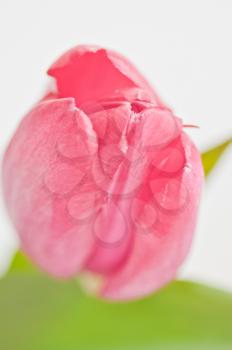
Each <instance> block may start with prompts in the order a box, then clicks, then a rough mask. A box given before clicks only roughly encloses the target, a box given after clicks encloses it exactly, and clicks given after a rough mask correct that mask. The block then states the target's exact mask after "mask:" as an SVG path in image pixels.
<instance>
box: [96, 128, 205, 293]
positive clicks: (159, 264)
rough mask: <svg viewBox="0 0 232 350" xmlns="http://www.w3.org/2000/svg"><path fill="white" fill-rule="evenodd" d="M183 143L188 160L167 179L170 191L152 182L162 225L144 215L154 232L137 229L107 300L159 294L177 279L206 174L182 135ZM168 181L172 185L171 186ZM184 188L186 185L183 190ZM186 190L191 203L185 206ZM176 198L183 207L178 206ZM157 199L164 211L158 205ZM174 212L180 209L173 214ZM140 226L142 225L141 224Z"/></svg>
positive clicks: (113, 277) (108, 280) (110, 279)
mask: <svg viewBox="0 0 232 350" xmlns="http://www.w3.org/2000/svg"><path fill="white" fill-rule="evenodd" d="M181 140H182V141H181V142H182V144H183V147H184V149H185V157H186V165H185V167H184V168H183V171H182V174H181V176H180V175H178V177H175V178H172V177H171V178H169V179H166V180H163V181H166V183H167V184H168V186H170V188H168V189H167V188H166V187H163V183H162V184H161V186H160V187H159V186H157V188H155V186H154V187H153V181H154V180H153V179H152V182H151V187H152V189H153V191H154V193H152V196H153V195H154V194H155V197H156V198H154V199H155V201H153V204H152V205H153V206H154V208H156V209H155V210H154V212H155V211H156V214H154V215H156V216H155V217H157V219H156V220H158V222H157V223H154V224H153V222H152V220H151V217H150V215H149V212H148V214H145V216H142V218H143V219H142V220H145V223H148V224H149V225H152V229H150V231H149V232H147V231H141V230H140V228H139V227H138V226H137V229H136V231H135V232H134V235H135V239H134V245H133V248H132V251H131V252H130V256H129V258H128V260H127V261H126V262H125V263H124V264H123V265H122V267H121V268H120V269H118V270H117V271H115V273H112V274H110V275H109V276H108V277H107V278H106V281H105V285H104V288H103V289H102V292H101V295H102V296H103V297H106V298H110V299H131V298H137V297H141V296H143V295H146V294H148V293H150V292H152V291H155V290H156V289H158V288H160V287H161V286H163V285H164V284H165V283H167V282H169V281H170V280H172V279H173V278H174V277H175V275H176V271H177V269H178V267H179V266H180V264H181V263H182V261H183V260H184V258H185V256H186V254H187V252H188V250H189V247H190V244H191V241H192V236H193V232H194V228H195V225H196V217H197V208H198V203H199V198H200V192H201V184H202V179H203V171H202V165H201V160H200V157H199V153H198V151H197V150H196V148H195V147H194V146H193V145H192V143H191V142H190V141H189V139H188V137H187V136H186V135H182V137H181ZM156 176H158V175H156ZM177 178H178V179H179V181H181V186H179V187H178V186H177V184H176V183H175V181H177V180H175V179H177ZM168 181H170V182H171V183H170V185H169V182H168ZM173 184H174V185H173ZM182 186H184V187H183V189H182ZM183 191H184V192H183ZM186 191H187V193H188V200H187V203H184V201H185V200H186ZM147 193H148V194H147V195H146V194H145V192H144V193H143V192H141V195H143V197H144V198H145V196H147V198H152V197H149V196H150V194H149V190H148V192H147ZM166 197H167V199H166ZM174 198H175V199H176V200H177V204H178V205H179V203H180V205H181V206H182V207H176V204H175V203H176V202H175V201H174ZM179 198H181V202H179ZM156 200H158V202H159V205H160V206H161V208H159V206H157V203H156ZM173 205H174V207H173ZM170 209H171V210H172V209H174V210H176V209H180V210H178V211H176V212H173V213H170V212H169V210H170ZM145 210H146V209H145ZM163 210H164V212H163ZM150 212H152V211H150ZM157 215H158V216H157ZM146 216H147V218H146ZM132 219H133V215H132ZM136 224H137V225H138V224H139V222H136ZM163 230H164V231H163ZM162 231H163V232H162Z"/></svg>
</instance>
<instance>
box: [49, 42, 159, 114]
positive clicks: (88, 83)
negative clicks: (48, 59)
mask: <svg viewBox="0 0 232 350" xmlns="http://www.w3.org/2000/svg"><path fill="white" fill-rule="evenodd" d="M48 74H49V75H51V76H52V77H54V78H55V79H56V81H57V87H58V92H59V96H60V97H74V98H75V99H76V104H77V105H78V106H79V107H81V108H82V104H83V103H85V102H86V101H98V100H100V99H101V98H103V97H109V96H111V95H113V94H114V93H115V92H116V91H119V92H120V91H121V90H125V89H129V91H130V88H131V89H134V88H135V87H136V88H140V89H142V90H143V91H144V93H146V94H147V95H148V96H150V98H152V99H153V100H154V101H155V100H156V101H157V103H158V104H161V102H160V100H159V98H158V96H157V95H156V93H155V92H154V90H153V89H152V88H151V86H150V85H149V83H148V82H147V81H146V80H145V79H144V78H143V76H142V75H141V74H140V73H139V71H138V70H137V69H136V68H135V67H134V65H132V63H131V62H129V61H128V60H127V59H126V58H125V57H123V56H121V55H119V54H117V53H115V52H113V51H110V50H105V49H102V48H98V47H90V46H77V47H76V48H74V49H71V50H69V51H68V52H66V53H65V54H64V55H63V56H61V57H60V58H59V59H58V60H57V61H56V62H55V63H54V64H53V65H52V66H51V68H50V69H49V70H48ZM82 109H83V108H82Z"/></svg>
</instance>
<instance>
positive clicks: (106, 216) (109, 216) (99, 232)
mask: <svg viewBox="0 0 232 350" xmlns="http://www.w3.org/2000/svg"><path fill="white" fill-rule="evenodd" d="M93 232H94V236H95V237H96V238H97V239H98V241H99V242H100V243H102V244H103V245H109V246H113V245H115V244H118V243H120V242H121V241H122V239H123V238H125V237H126V234H127V224H126V220H125V218H124V216H123V214H122V212H121V210H120V209H119V208H118V207H117V205H116V204H115V203H114V202H112V201H110V202H108V203H107V204H106V205H105V206H104V208H103V209H102V210H101V211H100V212H99V214H98V216H97V217H96V220H95V222H94V227H93Z"/></svg>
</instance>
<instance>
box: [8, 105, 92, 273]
mask: <svg viewBox="0 0 232 350" xmlns="http://www.w3.org/2000/svg"><path fill="white" fill-rule="evenodd" d="M85 131H86V135H84V133H85ZM67 134H72V135H74V134H75V135H76V136H77V139H78V136H79V137H80V135H82V136H83V137H84V138H83V140H84V141H83V142H86V149H90V148H92V149H94V148H96V147H97V144H96V142H94V138H95V140H96V137H95V133H94V131H93V130H91V124H90V121H89V120H88V118H87V117H86V116H85V115H84V113H83V112H80V111H78V110H77V108H76V107H75V105H74V102H73V99H59V100H48V101H46V102H42V103H40V104H38V105H37V106H36V107H35V108H34V109H33V110H32V111H31V112H30V113H29V114H28V115H27V116H26V117H25V118H24V119H23V121H22V123H21V124H20V126H19V128H18V130H17V131H16V133H15V135H14V138H13V140H12V142H11V144H10V146H9V148H8V150H7V152H6V155H5V158H4V164H3V181H4V189H5V198H6V202H7V206H8V208H9V212H10V214H11V217H12V219H13V222H14V225H15V227H16V229H17V230H18V232H19V234H20V236H21V240H22V248H23V249H24V250H25V251H26V252H27V254H28V255H29V256H31V258H32V259H33V260H34V261H35V262H37V263H38V264H39V265H40V266H41V267H42V268H44V269H45V270H46V271H48V272H50V273H52V274H55V275H57V276H62V277H66V276H69V275H72V274H74V273H76V272H77V271H78V270H79V269H80V268H81V267H82V266H83V265H84V263H85V261H86V260H87V258H88V257H89V255H90V253H91V252H92V248H93V243H94V242H93V236H92V234H91V230H90V229H89V228H88V225H87V224H86V223H85V226H83V225H82V226H81V225H79V224H78V223H77V222H75V221H74V220H72V218H71V216H70V215H69V212H68V205H69V206H70V198H72V197H73V196H75V195H76V194H77V193H79V191H80V187H81V186H82V184H81V183H82V182H83V177H84V175H86V173H87V168H86V166H85V165H81V164H80V163H79V161H78V160H77V161H76V159H73V158H72V156H73V153H72V152H73V149H72V145H71V146H70V144H69V143H68V144H67V143H66V144H65V142H64V135H67ZM61 140H62V142H63V143H62V147H61V144H60V143H61ZM78 146H79V144H78V142H77V147H78ZM65 147H67V148H66V149H65ZM70 148H71V149H70ZM83 149H84V148H83V145H82V146H81V152H82V151H83ZM60 152H61V153H62V154H63V155H62V157H61V155H60ZM79 152H80V149H79ZM70 155H71V157H70ZM78 155H79V154H78ZM66 156H67V157H68V158H65V157H66ZM70 196H71V197H70ZM71 208H72V207H71ZM73 210H74V209H72V211H71V212H72V213H73Z"/></svg>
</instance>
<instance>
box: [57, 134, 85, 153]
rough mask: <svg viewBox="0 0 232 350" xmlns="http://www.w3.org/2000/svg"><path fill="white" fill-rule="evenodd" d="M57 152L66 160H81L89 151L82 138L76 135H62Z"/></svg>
mask: <svg viewBox="0 0 232 350" xmlns="http://www.w3.org/2000/svg"><path fill="white" fill-rule="evenodd" d="M58 151H59V152H60V153H61V154H62V155H63V156H64V157H67V158H71V159H72V158H83V157H87V156H89V150H88V147H87V144H86V143H85V141H84V139H83V137H82V136H81V135H78V134H66V135H63V136H62V137H61V138H60V140H59V141H58Z"/></svg>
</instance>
